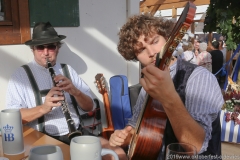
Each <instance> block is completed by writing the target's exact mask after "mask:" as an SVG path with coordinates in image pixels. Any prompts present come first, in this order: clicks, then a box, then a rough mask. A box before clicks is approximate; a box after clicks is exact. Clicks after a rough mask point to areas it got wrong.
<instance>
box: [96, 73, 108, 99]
mask: <svg viewBox="0 0 240 160" xmlns="http://www.w3.org/2000/svg"><path fill="white" fill-rule="evenodd" d="M105 82H106V81H105V78H104V76H103V74H102V73H98V74H97V75H96V76H95V84H96V86H97V88H98V92H99V93H101V94H102V95H103V94H104V93H106V92H107V89H106V83H105Z"/></svg>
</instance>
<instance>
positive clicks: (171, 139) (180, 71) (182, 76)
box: [164, 59, 221, 160]
mask: <svg viewBox="0 0 240 160" xmlns="http://www.w3.org/2000/svg"><path fill="white" fill-rule="evenodd" d="M196 67H197V65H194V64H191V63H189V62H186V61H183V60H181V59H179V60H178V62H177V72H176V75H175V77H174V78H173V83H174V85H175V89H176V91H177V92H178V94H179V96H180V97H181V99H182V101H183V102H184V103H185V88H186V84H187V80H188V78H189V77H190V75H191V74H192V72H193V70H194V69H195V68H196ZM211 134H212V139H211V140H210V141H209V143H208V148H207V150H206V151H205V152H203V153H201V154H200V155H212V156H213V155H214V156H215V155H217V156H218V157H220V155H221V125H220V114H218V117H217V118H216V119H215V121H213V123H212V132H211ZM164 136H165V138H164V140H165V147H166V146H167V145H168V144H170V143H177V142H178V140H177V138H176V137H175V135H174V132H173V129H172V126H171V124H170V122H169V120H167V124H166V129H165V133H164ZM202 157H203V158H202V159H204V160H207V159H208V158H206V157H207V156H206V157H204V156H202ZM210 159H211V158H210V157H209V160H210ZM214 159H216V160H217V159H221V158H214ZM199 160H201V156H199Z"/></svg>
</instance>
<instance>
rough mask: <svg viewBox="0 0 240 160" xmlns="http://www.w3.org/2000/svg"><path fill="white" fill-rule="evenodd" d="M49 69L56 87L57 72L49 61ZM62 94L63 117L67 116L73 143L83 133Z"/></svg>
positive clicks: (70, 137) (69, 136)
mask: <svg viewBox="0 0 240 160" xmlns="http://www.w3.org/2000/svg"><path fill="white" fill-rule="evenodd" d="M46 63H47V68H48V71H49V73H50V75H51V77H52V81H53V85H54V87H55V86H56V84H57V83H56V82H55V81H54V77H55V72H54V69H53V67H52V64H51V62H50V61H49V60H48V59H47V62H46ZM62 93H63V97H64V100H62V101H60V102H61V108H62V112H63V115H64V116H65V119H66V121H67V125H68V130H69V134H68V138H69V140H70V141H71V139H72V138H73V137H76V136H81V135H82V132H80V131H78V130H77V129H76V127H75V123H74V121H73V119H72V117H71V114H70V111H69V109H68V104H67V103H66V101H65V100H66V98H65V95H64V91H63V90H62Z"/></svg>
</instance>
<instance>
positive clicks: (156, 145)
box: [128, 2, 196, 160]
mask: <svg viewBox="0 0 240 160" xmlns="http://www.w3.org/2000/svg"><path fill="white" fill-rule="evenodd" d="M195 12H196V6H195V5H194V4H193V3H192V2H188V3H187V4H186V6H185V8H184V10H183V12H182V14H181V16H180V17H179V20H178V22H177V23H176V25H175V26H174V28H173V31H172V33H171V36H170V37H169V39H168V41H167V42H166V44H165V45H164V47H163V49H162V50H161V51H160V52H159V54H158V55H157V59H156V64H155V65H156V67H158V68H159V69H161V70H164V68H165V67H168V66H169V63H170V61H171V57H172V53H173V52H174V50H175V49H176V47H177V46H178V44H179V43H180V41H181V39H182V38H183V36H184V35H185V33H186V32H187V30H188V28H189V27H190V25H191V23H192V22H193V19H194V16H195ZM142 108H143V109H142V110H141V112H140V115H139V118H138V120H137V124H136V128H135V133H134V134H133V136H132V139H131V142H130V146H129V151H128V157H129V159H130V160H139V159H141V160H149V159H157V157H158V154H159V152H160V150H161V148H162V142H163V137H164V131H165V127H166V122H167V115H166V113H165V112H164V110H163V108H162V106H161V105H159V102H158V101H156V100H154V99H153V98H152V97H151V96H149V95H146V97H145V101H144V104H143V106H142Z"/></svg>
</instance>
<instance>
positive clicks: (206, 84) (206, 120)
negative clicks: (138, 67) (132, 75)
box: [128, 62, 224, 153]
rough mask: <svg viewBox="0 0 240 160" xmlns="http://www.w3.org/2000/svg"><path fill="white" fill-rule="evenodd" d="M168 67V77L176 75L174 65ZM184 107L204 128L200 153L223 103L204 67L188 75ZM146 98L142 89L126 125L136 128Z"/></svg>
mask: <svg viewBox="0 0 240 160" xmlns="http://www.w3.org/2000/svg"><path fill="white" fill-rule="evenodd" d="M176 64H177V62H176V63H175V64H173V65H172V66H171V67H170V71H171V72H170V75H171V77H172V78H173V77H174V76H175V75H176V66H177V65H176ZM185 93H186V95H185V107H186V108H187V110H188V112H189V113H190V115H191V116H192V117H193V118H194V119H195V120H196V121H197V122H198V123H199V124H200V125H201V126H202V127H203V128H204V130H205V133H206V136H205V140H204V143H203V145H202V148H201V151H200V152H199V153H202V152H204V151H206V149H207V147H208V141H209V140H210V139H211V131H212V122H213V121H214V120H215V119H216V118H217V115H218V113H219V111H220V110H221V107H222V105H223V103H224V100H223V96H222V93H221V89H220V87H219V84H218V82H217V79H216V77H215V76H214V75H213V74H212V73H211V72H209V71H208V70H207V69H206V68H204V67H201V66H200V67H197V68H196V69H195V70H194V71H193V72H192V74H191V75H190V77H189V79H188V81H187V85H186V89H185ZM145 97H146V91H145V90H144V89H143V88H142V90H141V91H140V94H139V97H138V99H137V102H136V105H135V106H134V108H133V116H132V118H131V119H129V122H128V125H131V126H132V127H134V128H135V127H136V123H137V120H138V115H139V113H140V110H141V108H142V104H143V103H144V100H145Z"/></svg>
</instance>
